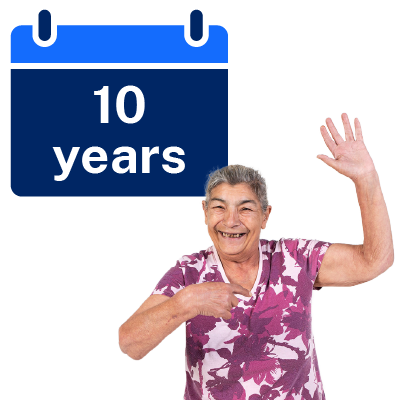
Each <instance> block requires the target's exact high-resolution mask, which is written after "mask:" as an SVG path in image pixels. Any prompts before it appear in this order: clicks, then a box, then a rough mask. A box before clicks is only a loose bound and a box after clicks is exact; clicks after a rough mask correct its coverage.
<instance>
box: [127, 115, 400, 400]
mask: <svg viewBox="0 0 400 400" xmlns="http://www.w3.org/2000/svg"><path fill="white" fill-rule="evenodd" d="M342 120H343V125H344V130H345V139H346V140H344V139H343V138H342V137H341V136H340V134H339V133H338V132H337V130H336V128H335V126H334V125H333V123H332V121H331V120H330V119H329V118H328V119H327V120H326V122H327V126H328V129H329V131H330V133H331V135H332V138H331V136H330V135H329V134H328V131H327V129H326V128H325V127H324V126H322V127H321V134H322V137H323V139H324V141H325V143H326V145H327V146H328V148H329V150H330V151H331V152H332V154H333V156H334V158H333V159H332V158H329V157H327V156H324V155H320V156H318V157H319V158H320V159H321V160H322V161H324V162H325V163H326V164H328V165H329V166H330V167H332V168H334V169H335V170H336V171H338V172H339V173H341V174H343V175H345V176H347V177H349V178H350V179H351V180H352V181H353V182H354V184H355V187H356V192H357V196H358V201H359V205H360V209H361V216H362V223H363V229H364V243H363V244H362V245H348V244H336V243H335V244H331V243H328V242H324V241H317V240H303V239H280V240H264V239H261V240H260V233H261V229H264V228H265V226H266V224H267V221H268V218H269V215H270V213H271V206H270V205H268V201H267V193H266V185H265V181H264V179H263V178H262V177H261V176H260V174H259V173H258V172H257V171H254V170H253V169H251V168H246V167H243V166H241V165H230V166H228V167H225V168H222V169H220V170H217V171H215V172H214V173H213V174H212V175H211V176H210V177H209V181H208V185H207V191H206V199H205V201H203V210H204V215H205V222H206V225H207V226H208V233H209V234H210V237H211V240H212V242H213V246H211V247H209V248H208V249H207V250H203V251H200V252H198V253H196V254H192V255H187V256H183V257H182V258H181V259H179V261H178V262H177V264H176V266H175V267H173V268H171V269H170V270H169V271H168V272H167V273H166V274H165V276H164V277H163V278H162V279H161V281H160V282H159V283H158V285H157V287H156V288H155V290H154V291H153V293H152V295H151V296H150V297H149V298H148V299H147V300H146V301H145V302H144V303H143V304H142V306H141V307H140V308H139V309H138V310H137V311H136V312H135V313H134V314H133V315H132V316H131V317H130V318H129V319H128V321H126V322H125V323H124V324H123V325H122V326H121V328H120V346H121V349H122V351H123V352H124V353H126V354H128V355H129V356H130V357H132V358H133V359H135V360H139V359H141V358H143V357H144V356H145V355H146V354H147V353H148V352H149V351H151V350H152V349H153V348H154V347H156V346H157V345H158V344H159V343H160V342H161V341H162V340H163V339H164V338H165V337H166V336H167V335H169V334H170V333H171V332H173V331H174V330H175V329H176V328H177V327H178V326H179V325H181V324H182V323H183V322H186V337H187V345H186V359H187V362H186V377H187V381H186V390H185V396H184V398H185V399H187V400H189V399H190V400H201V399H216V400H222V399H223V400H228V399H229V400H231V399H237V400H239V399H240V400H247V399H248V400H259V399H289V398H290V399H293V398H296V399H304V400H311V399H325V394H324V390H323V386H322V382H321V376H320V373H319V370H318V362H317V357H316V352H315V347H314V339H313V335H312V332H311V296H312V290H313V289H321V287H323V286H354V285H357V284H360V283H363V282H367V281H370V280H371V279H374V278H375V277H377V276H378V275H379V274H381V273H382V272H384V271H385V270H386V269H388V268H389V267H390V266H391V265H392V263H393V258H394V256H393V242H392V236H391V229H390V222H389V216H388V213H387V209H386V205H385V202H384V199H383V195H382V192H381V188H380V184H379V179H378V175H377V173H376V170H375V168H374V164H373V162H372V159H371V157H370V156H369V153H368V151H367V149H366V147H365V145H364V142H363V137H362V133H361V126H360V123H359V121H358V120H357V119H356V120H355V138H354V136H353V132H352V129H351V125H350V123H349V120H348V117H347V115H346V114H343V115H342Z"/></svg>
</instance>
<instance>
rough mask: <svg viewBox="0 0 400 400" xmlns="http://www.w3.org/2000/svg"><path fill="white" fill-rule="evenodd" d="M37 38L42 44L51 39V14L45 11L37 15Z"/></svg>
mask: <svg viewBox="0 0 400 400" xmlns="http://www.w3.org/2000/svg"><path fill="white" fill-rule="evenodd" d="M38 22H39V27H38V36H39V39H40V40H42V41H43V42H46V41H47V40H49V39H50V37H51V14H50V12H49V11H47V10H42V11H40V13H39V21H38Z"/></svg>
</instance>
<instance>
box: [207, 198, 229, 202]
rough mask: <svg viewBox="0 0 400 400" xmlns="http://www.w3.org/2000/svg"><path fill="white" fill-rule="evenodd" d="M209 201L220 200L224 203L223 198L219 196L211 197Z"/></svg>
mask: <svg viewBox="0 0 400 400" xmlns="http://www.w3.org/2000/svg"><path fill="white" fill-rule="evenodd" d="M210 201H222V202H223V203H226V201H225V200H223V199H220V198H218V197H213V198H212V199H211V200H210Z"/></svg>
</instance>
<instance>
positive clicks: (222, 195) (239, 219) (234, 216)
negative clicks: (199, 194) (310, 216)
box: [203, 183, 271, 262]
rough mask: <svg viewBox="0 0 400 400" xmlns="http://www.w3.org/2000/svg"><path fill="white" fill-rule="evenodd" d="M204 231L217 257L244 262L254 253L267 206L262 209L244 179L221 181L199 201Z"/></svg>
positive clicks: (256, 249)
mask: <svg viewBox="0 0 400 400" xmlns="http://www.w3.org/2000/svg"><path fill="white" fill-rule="evenodd" d="M203 210H204V214H205V221H206V225H207V226H208V233H209V235H210V237H211V239H212V241H213V243H214V246H215V248H216V249H217V251H218V254H219V255H220V257H221V256H222V257H223V258H225V259H227V260H230V261H235V262H244V261H246V260H248V259H249V258H250V257H252V256H254V254H255V253H256V254H257V257H258V242H259V239H260V232H261V229H264V228H265V226H266V224H267V220H268V217H269V214H270V212H271V206H268V208H267V211H266V212H263V211H262V208H261V203H260V201H259V200H258V198H257V196H256V194H255V193H254V192H253V191H252V190H251V188H250V186H249V185H248V184H247V183H240V184H237V185H234V186H232V185H230V184H228V183H221V184H219V185H218V186H216V187H215V188H214V189H213V190H212V192H211V196H210V201H209V203H208V207H207V208H206V205H205V201H203Z"/></svg>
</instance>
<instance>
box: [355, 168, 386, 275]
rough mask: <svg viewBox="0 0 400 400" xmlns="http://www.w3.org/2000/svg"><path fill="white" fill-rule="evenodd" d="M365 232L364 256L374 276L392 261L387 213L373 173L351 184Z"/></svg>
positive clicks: (378, 184)
mask: <svg viewBox="0 0 400 400" xmlns="http://www.w3.org/2000/svg"><path fill="white" fill-rule="evenodd" d="M354 183H355V186H356V191H357V197H358V203H359V205H360V210H361V218H362V225H363V231H364V243H363V255H364V258H365V262H366V265H367V266H368V268H369V269H370V271H371V273H372V275H373V276H378V275H379V274H381V273H382V272H384V271H386V270H387V269H388V268H389V267H390V266H391V265H392V264H393V260H394V251H393V239H392V231H391V228H390V220H389V214H388V211H387V208H386V203H385V200H384V198H383V193H382V190H381V186H380V182H379V177H378V174H377V172H376V171H374V172H373V173H371V174H368V175H366V176H364V177H361V178H359V179H357V180H355V181H354Z"/></svg>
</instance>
